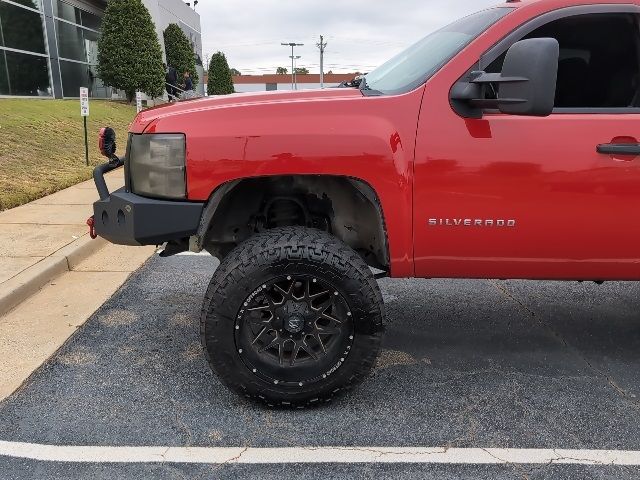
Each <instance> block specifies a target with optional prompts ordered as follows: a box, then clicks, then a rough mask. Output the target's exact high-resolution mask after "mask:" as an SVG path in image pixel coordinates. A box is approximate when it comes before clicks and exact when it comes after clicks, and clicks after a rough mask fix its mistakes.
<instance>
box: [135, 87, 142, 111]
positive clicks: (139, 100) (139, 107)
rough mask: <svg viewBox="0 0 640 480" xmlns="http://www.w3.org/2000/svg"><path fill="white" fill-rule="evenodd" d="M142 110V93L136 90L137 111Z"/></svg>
mask: <svg viewBox="0 0 640 480" xmlns="http://www.w3.org/2000/svg"><path fill="white" fill-rule="evenodd" d="M141 110H142V93H141V92H136V111H137V113H140V111H141Z"/></svg>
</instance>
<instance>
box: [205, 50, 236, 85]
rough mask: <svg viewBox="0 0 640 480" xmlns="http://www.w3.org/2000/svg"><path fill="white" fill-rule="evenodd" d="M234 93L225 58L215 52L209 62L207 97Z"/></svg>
mask: <svg viewBox="0 0 640 480" xmlns="http://www.w3.org/2000/svg"><path fill="white" fill-rule="evenodd" d="M234 91H235V90H234V88H233V80H232V79H231V70H230V69H229V64H228V63H227V57H225V55H224V53H222V52H216V53H214V54H213V56H212V57H211V60H210V61H209V80H208V81H207V95H228V94H229V93H234Z"/></svg>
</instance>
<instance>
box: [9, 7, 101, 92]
mask: <svg viewBox="0 0 640 480" xmlns="http://www.w3.org/2000/svg"><path fill="white" fill-rule="evenodd" d="M102 11H103V10H101V9H100V6H99V4H96V5H94V4H89V3H86V4H84V3H79V2H78V3H76V2H74V3H71V2H63V1H62V0H0V95H11V96H29V97H55V98H62V97H77V96H78V94H79V93H78V92H79V88H80V87H81V86H86V87H89V89H90V94H91V96H93V97H103V98H104V97H110V96H111V89H110V88H107V87H105V86H104V85H103V84H102V82H101V81H100V79H98V78H97V76H96V63H97V56H98V35H99V34H100V19H101V14H102Z"/></svg>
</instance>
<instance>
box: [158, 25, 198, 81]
mask: <svg viewBox="0 0 640 480" xmlns="http://www.w3.org/2000/svg"><path fill="white" fill-rule="evenodd" d="M162 35H163V37H164V51H165V53H166V54H167V65H171V66H172V67H173V68H175V69H176V72H177V73H178V83H180V82H181V81H182V76H183V75H184V72H189V75H190V76H191V80H192V81H193V86H194V88H195V86H196V85H197V84H198V72H197V70H196V54H195V53H194V51H193V46H192V45H191V42H190V41H189V39H188V38H187V36H186V35H185V34H184V32H183V31H182V29H181V28H180V27H179V26H178V25H177V24H175V23H171V24H169V26H168V27H167V28H166V29H165V31H164V32H163V34H162Z"/></svg>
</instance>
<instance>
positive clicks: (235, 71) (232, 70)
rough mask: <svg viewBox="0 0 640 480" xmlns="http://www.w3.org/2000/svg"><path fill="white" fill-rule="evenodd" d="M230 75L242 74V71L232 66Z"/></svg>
mask: <svg viewBox="0 0 640 480" xmlns="http://www.w3.org/2000/svg"><path fill="white" fill-rule="evenodd" d="M231 75H236V76H240V75H242V73H241V72H240V70H238V69H237V68H232V69H231Z"/></svg>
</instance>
